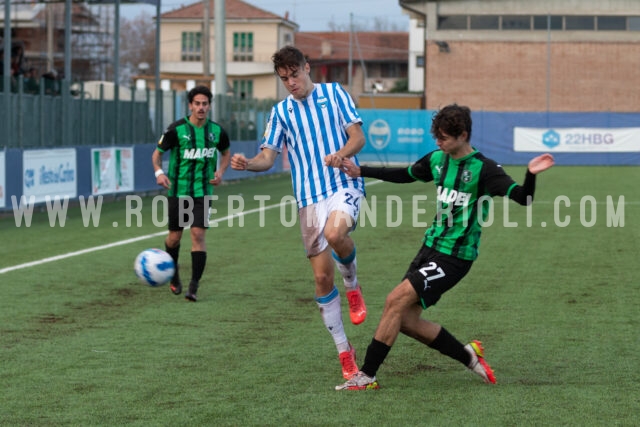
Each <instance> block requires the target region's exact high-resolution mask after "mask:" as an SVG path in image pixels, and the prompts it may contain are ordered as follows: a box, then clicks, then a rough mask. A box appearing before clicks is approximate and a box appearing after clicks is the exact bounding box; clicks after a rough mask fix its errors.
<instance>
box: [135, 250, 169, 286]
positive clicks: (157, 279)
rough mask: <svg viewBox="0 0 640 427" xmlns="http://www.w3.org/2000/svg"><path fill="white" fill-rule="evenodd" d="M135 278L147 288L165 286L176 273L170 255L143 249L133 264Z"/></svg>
mask: <svg viewBox="0 0 640 427" xmlns="http://www.w3.org/2000/svg"><path fill="white" fill-rule="evenodd" d="M133 269H134V271H135V272H136V276H138V278H139V279H140V280H141V281H142V282H143V283H146V284H147V285H149V286H162V285H164V284H166V283H167V282H168V281H169V280H171V278H172V277H173V274H174V273H175V271H176V266H175V264H174V263H173V258H171V255H169V254H168V253H166V252H165V251H162V250H160V249H145V250H144V251H142V252H140V254H139V255H138V256H137V257H136V260H135V261H134V263H133Z"/></svg>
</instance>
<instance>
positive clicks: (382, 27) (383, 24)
mask: <svg viewBox="0 0 640 427" xmlns="http://www.w3.org/2000/svg"><path fill="white" fill-rule="evenodd" d="M327 28H329V31H332V32H346V31H349V23H348V22H346V23H344V22H343V23H341V24H339V23H337V22H336V21H335V19H334V18H333V17H332V19H331V21H330V22H328V23H327ZM353 31H356V32H362V31H378V32H385V31H406V30H404V29H402V28H401V26H400V25H398V24H397V23H395V22H389V18H388V17H386V16H382V17H375V18H373V19H372V20H370V21H366V22H363V21H362V19H359V20H357V21H356V22H354V23H353Z"/></svg>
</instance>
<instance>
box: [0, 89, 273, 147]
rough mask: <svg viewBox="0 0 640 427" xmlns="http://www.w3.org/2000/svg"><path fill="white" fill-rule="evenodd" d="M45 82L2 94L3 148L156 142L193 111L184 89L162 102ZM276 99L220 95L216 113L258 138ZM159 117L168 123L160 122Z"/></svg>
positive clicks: (151, 94) (241, 133)
mask: <svg viewBox="0 0 640 427" xmlns="http://www.w3.org/2000/svg"><path fill="white" fill-rule="evenodd" d="M42 83H43V84H41V85H40V86H39V89H38V91H30V92H26V91H25V88H26V87H27V86H26V85H25V84H24V82H23V81H22V79H20V81H19V82H18V84H17V85H16V90H15V91H14V92H12V93H9V94H8V95H7V94H6V93H5V92H0V138H1V139H2V143H0V149H2V148H22V149H30V148H55V147H64V146H82V145H94V146H95V145H105V146H108V145H134V144H143V143H150V142H155V141H157V139H158V138H159V137H160V133H161V132H162V130H163V129H165V128H166V127H167V126H168V125H169V124H170V123H172V122H173V121H175V120H177V119H178V118H180V117H185V116H187V115H188V102H187V96H186V92H184V91H180V92H178V91H159V92H158V93H159V94H160V96H161V97H162V99H161V100H160V102H159V103H156V99H155V97H156V92H155V91H151V90H148V89H147V90H135V89H129V88H121V89H118V99H119V100H118V101H115V100H114V98H115V96H114V91H113V88H111V89H109V86H108V85H106V86H105V87H103V86H100V88H99V90H98V91H97V93H92V92H91V91H87V90H85V88H84V86H83V85H78V86H75V87H74V89H73V90H71V89H68V90H66V91H65V89H64V84H63V85H62V88H61V89H60V90H59V91H56V92H53V93H52V92H51V91H49V90H46V89H45V88H46V86H45V84H44V82H42ZM34 92H35V93H34ZM6 96H9V98H10V99H9V101H8V102H6V98H5V97H6ZM274 102H275V100H253V99H235V98H233V97H227V96H216V97H215V100H214V105H213V106H212V112H211V117H212V118H213V117H214V116H216V115H217V116H218V117H219V118H218V122H219V123H220V124H221V125H222V126H223V128H225V130H227V132H228V133H229V137H230V138H231V139H232V140H236V141H250V140H257V139H259V136H261V135H262V131H263V129H264V122H265V120H266V118H267V115H268V113H269V111H270V109H271V107H272V106H273V104H274ZM156 105H157V106H158V107H156ZM156 108H160V109H161V111H160V112H159V114H156ZM216 113H217V114H216ZM156 117H158V118H159V120H161V121H162V123H160V124H159V125H158V126H157V125H156V123H155V122H156V120H158V119H156Z"/></svg>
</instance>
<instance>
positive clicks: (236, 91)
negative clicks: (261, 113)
mask: <svg viewBox="0 0 640 427" xmlns="http://www.w3.org/2000/svg"><path fill="white" fill-rule="evenodd" d="M233 96H235V97H236V98H239V99H250V98H253V80H234V81H233Z"/></svg>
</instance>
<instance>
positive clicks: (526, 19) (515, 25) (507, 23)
mask: <svg viewBox="0 0 640 427" xmlns="http://www.w3.org/2000/svg"><path fill="white" fill-rule="evenodd" d="M502 29H503V30H530V29H531V17H530V16H503V17H502Z"/></svg>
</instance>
